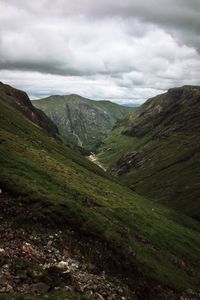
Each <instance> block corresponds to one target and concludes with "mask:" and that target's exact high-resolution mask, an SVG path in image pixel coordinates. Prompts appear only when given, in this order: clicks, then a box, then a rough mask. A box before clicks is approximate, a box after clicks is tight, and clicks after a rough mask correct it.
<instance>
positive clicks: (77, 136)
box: [32, 95, 128, 151]
mask: <svg viewBox="0 0 200 300" xmlns="http://www.w3.org/2000/svg"><path fill="white" fill-rule="evenodd" d="M32 103H33V104H34V105H35V106H36V107H38V108H40V109H41V110H43V111H44V112H45V113H46V114H47V115H48V116H49V117H50V118H51V120H52V121H53V122H54V123H55V124H56V125H57V126H58V129H59V132H60V135H61V136H62V137H63V138H64V139H66V140H67V141H68V142H69V143H72V144H75V145H78V146H80V147H83V148H84V149H86V150H88V151H93V150H94V149H95V148H96V146H97V145H99V143H100V142H101V141H102V139H103V138H105V136H106V135H107V134H108V133H109V132H110V131H111V129H112V127H113V125H114V124H115V122H116V120H118V119H120V118H121V117H123V116H124V115H125V114H126V113H127V112H128V108H127V107H124V106H120V105H118V104H115V103H112V102H110V101H94V100H89V99H86V98H83V97H81V96H78V95H69V96H50V97H48V98H45V99H41V100H35V101H32Z"/></svg>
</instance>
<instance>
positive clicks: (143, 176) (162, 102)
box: [98, 86, 200, 218]
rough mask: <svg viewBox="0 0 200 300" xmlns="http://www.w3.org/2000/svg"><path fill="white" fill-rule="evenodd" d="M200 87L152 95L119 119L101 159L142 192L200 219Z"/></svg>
mask: <svg viewBox="0 0 200 300" xmlns="http://www.w3.org/2000/svg"><path fill="white" fill-rule="evenodd" d="M199 116H200V87H198V86H184V87H180V88H173V89H170V90H169V91H168V92H167V93H165V94H161V95H158V96H156V97H154V98H151V99H149V100H148V101H147V102H145V103H144V104H143V105H142V106H141V107H140V108H138V109H136V110H135V111H133V112H132V113H130V114H129V116H128V117H127V118H125V119H123V120H121V122H119V123H118V125H117V127H116V128H115V130H114V131H113V132H112V133H111V134H110V136H109V137H108V138H107V139H106V140H105V141H104V143H103V145H102V146H101V148H100V149H99V154H98V159H99V160H100V161H101V162H102V163H103V164H104V165H105V166H109V168H110V171H111V172H112V173H113V174H115V175H117V176H119V177H120V179H121V180H122V181H123V182H124V183H126V184H128V185H129V186H130V187H131V188H132V189H134V190H135V191H137V192H138V193H139V194H142V195H145V196H148V197H150V198H151V199H153V200H155V201H160V202H161V203H164V204H166V205H169V206H171V207H173V208H176V209H179V210H182V211H183V212H185V213H187V214H189V215H191V216H194V217H196V218H200V202H199V201H198V199H199V198H200V185H199V182H200V154H199V153H200V152H199V150H200V118H199Z"/></svg>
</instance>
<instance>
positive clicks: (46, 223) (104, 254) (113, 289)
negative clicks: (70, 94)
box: [0, 86, 200, 300]
mask: <svg viewBox="0 0 200 300" xmlns="http://www.w3.org/2000/svg"><path fill="white" fill-rule="evenodd" d="M10 89H11V93H12V95H14V94H13V93H14V92H15V90H12V88H10ZM22 95H23V94H22ZM9 97H10V96H9V95H7V92H6V87H4V86H2V88H1V93H0V114H1V118H0V125H1V126H0V128H1V129H0V142H1V143H0V160H1V172H0V189H1V193H0V208H1V209H0V220H1V228H0V229H1V230H0V245H1V249H0V265H1V270H0V276H1V281H0V292H1V296H2V299H13V298H14V299H15V297H17V294H18V295H19V293H20V294H21V295H23V294H25V295H24V296H23V297H24V298H22V299H43V298H44V299H54V298H55V299H66V298H68V299H109V297H112V299H113V300H114V299H116V300H118V299H131V300H134V299H170V300H172V299H178V298H180V296H182V297H189V296H191V295H192V297H193V298H194V299H198V298H197V297H198V294H197V293H198V286H199V248H200V237H199V224H198V222H196V221H194V220H192V219H190V218H189V217H186V216H184V215H182V214H179V213H177V212H174V211H173V210H170V209H167V208H165V207H163V206H160V205H159V204H156V203H154V202H152V201H150V200H147V199H145V198H143V197H141V196H139V195H137V194H136V193H134V192H133V191H132V190H130V189H128V188H127V187H125V186H122V185H121V184H119V183H118V182H117V181H115V180H114V179H113V178H111V177H110V176H109V175H107V174H106V173H105V172H103V171H102V170H101V169H100V168H99V167H98V166H95V165H94V164H93V163H91V162H90V161H88V160H87V159H85V158H84V157H82V156H80V155H78V154H76V153H74V152H73V151H72V150H71V149H69V148H68V147H66V146H65V145H63V144H62V142H61V141H60V140H59V139H57V140H56V139H54V138H52V137H50V136H48V135H47V134H46V132H45V131H44V129H43V128H41V127H39V126H35V124H34V123H33V122H32V120H31V122H30V119H29V118H27V115H25V114H24V111H26V110H27V105H28V103H27V101H26V102H25V103H24V106H23V109H22V107H21V106H19V105H18V104H16V103H18V101H19V99H18V98H17V97H14V96H12V101H10V100H11V99H10V98H9ZM22 100H23V99H21V96H20V103H21V101H22ZM11 116H12V118H11ZM5 233H7V234H5ZM79 262H80V270H79V268H78V267H77V264H79ZM63 266H64V267H63ZM84 270H85V271H84ZM84 272H85V273H84ZM84 277H85V280H86V281H87V282H85V283H84ZM95 282H97V283H95ZM108 282H109V283H108ZM88 284H92V286H91V285H90V286H89V285H88ZM94 285H95V286H94ZM102 285H104V286H102ZM2 286H3V287H2ZM119 287H120V290H119ZM188 289H189V290H188ZM27 292H29V293H31V295H32V294H33V296H32V298H30V297H31V296H29V295H27V298H26V293H27ZM104 292H105V293H107V294H105V295H104V294H103V293H104ZM88 293H89V294H88ZM110 293H111V294H110ZM58 294H59V295H58ZM56 295H57V296H56ZM61 295H62V296H61ZM188 295H189V296H188ZM3 297H5V298H3ZM53 297H54V298H53ZM56 297H57V298H56ZM59 297H60V298H59ZM16 299H17V298H16Z"/></svg>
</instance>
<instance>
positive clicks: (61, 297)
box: [0, 291, 93, 300]
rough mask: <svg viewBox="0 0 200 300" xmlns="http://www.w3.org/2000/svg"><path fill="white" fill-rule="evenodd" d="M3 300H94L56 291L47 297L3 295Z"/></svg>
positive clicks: (89, 297) (73, 293)
mask: <svg viewBox="0 0 200 300" xmlns="http://www.w3.org/2000/svg"><path fill="white" fill-rule="evenodd" d="M0 297H1V298H0V299H1V300H13V299H14V300H46V299H47V300H66V299H67V300H92V299H93V298H92V297H91V296H84V295H80V294H78V293H75V292H65V291H55V292H51V293H49V294H48V293H47V294H46V295H36V294H28V295H21V294H16V293H9V294H2V293H1V296H0Z"/></svg>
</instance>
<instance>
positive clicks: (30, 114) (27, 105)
mask: <svg viewBox="0 0 200 300" xmlns="http://www.w3.org/2000/svg"><path fill="white" fill-rule="evenodd" d="M0 96H1V99H2V100H4V101H5V102H7V103H8V104H11V105H12V106H14V107H15V108H16V109H17V110H20V111H21V112H22V113H23V114H24V115H25V116H26V117H27V119H28V120H31V121H32V122H33V123H35V124H36V125H38V126H40V127H42V128H44V129H45V131H46V132H47V133H48V134H49V135H51V136H54V137H58V128H57V127H56V125H55V124H54V123H53V122H52V121H51V120H50V119H49V118H48V117H47V116H46V115H45V114H44V113H43V112H42V111H41V110H39V109H37V108H35V107H34V106H33V105H32V103H31V101H30V99H29V98H28V96H27V94H26V93H25V92H23V91H20V90H17V89H15V88H13V87H11V86H9V85H6V84H3V83H2V82H0ZM11 119H12V115H11Z"/></svg>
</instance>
